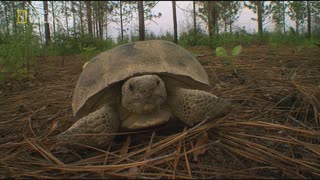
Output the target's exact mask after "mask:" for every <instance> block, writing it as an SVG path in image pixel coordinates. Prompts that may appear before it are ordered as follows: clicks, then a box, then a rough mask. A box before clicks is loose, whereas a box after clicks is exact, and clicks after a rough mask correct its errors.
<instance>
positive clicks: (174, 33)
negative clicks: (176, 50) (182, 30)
mask: <svg viewBox="0 0 320 180" xmlns="http://www.w3.org/2000/svg"><path fill="white" fill-rule="evenodd" d="M172 14H173V42H174V43H176V44H178V27H177V11H176V1H172Z"/></svg>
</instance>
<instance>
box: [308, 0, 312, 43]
mask: <svg viewBox="0 0 320 180" xmlns="http://www.w3.org/2000/svg"><path fill="white" fill-rule="evenodd" d="M307 17H308V18H307V28H308V38H311V12H310V3H309V1H307Z"/></svg>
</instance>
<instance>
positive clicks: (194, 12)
mask: <svg viewBox="0 0 320 180" xmlns="http://www.w3.org/2000/svg"><path fill="white" fill-rule="evenodd" d="M192 3H193V30H194V34H197V16H196V1H192Z"/></svg>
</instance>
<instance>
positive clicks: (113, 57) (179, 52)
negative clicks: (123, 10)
mask: <svg viewBox="0 0 320 180" xmlns="http://www.w3.org/2000/svg"><path fill="white" fill-rule="evenodd" d="M143 74H157V75H159V76H160V77H161V76H168V77H171V78H174V79H175V80H178V81H181V82H184V83H185V84H187V85H188V86H190V87H191V88H194V89H202V90H203V89H207V88H208V87H209V81H208V75H207V73H206V71H205V70H204V69H203V67H202V66H201V64H200V63H199V62H198V61H197V60H196V59H195V58H194V57H193V56H192V55H191V54H190V53H189V52H188V51H186V50H185V49H183V48H182V47H180V46H178V45H176V44H174V43H172V42H168V41H163V40H150V41H138V42H133V43H128V44H124V45H121V46H118V47H116V48H113V49H111V50H108V51H105V52H103V53H100V54H99V55H97V56H96V57H94V58H93V59H92V60H91V61H89V62H88V64H87V65H86V66H85V68H84V69H83V71H82V73H81V75H80V77H79V79H78V82H77V85H76V87H75V89H74V94H73V100H72V110H73V113H74V115H77V116H80V117H82V116H83V115H85V114H88V113H89V112H90V111H93V110H94V108H96V106H97V104H99V103H106V102H105V101H108V100H112V98H115V97H117V95H118V94H119V93H120V92H121V91H120V89H119V87H121V85H122V83H123V82H124V80H126V79H128V78H130V77H133V76H138V75H143ZM117 88H118V89H117ZM105 97H107V98H105ZM101 99H103V100H104V101H102V100H101Z"/></svg>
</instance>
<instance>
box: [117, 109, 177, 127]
mask: <svg viewBox="0 0 320 180" xmlns="http://www.w3.org/2000/svg"><path fill="white" fill-rule="evenodd" d="M170 117H171V113H170V111H168V110H167V109H159V110H157V111H152V112H149V113H144V114H136V113H134V114H132V115H131V116H129V117H128V118H127V119H125V120H124V121H123V122H122V124H121V129H124V130H137V129H143V128H147V127H152V126H158V125H161V124H164V123H166V122H168V121H169V119H170Z"/></svg>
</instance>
